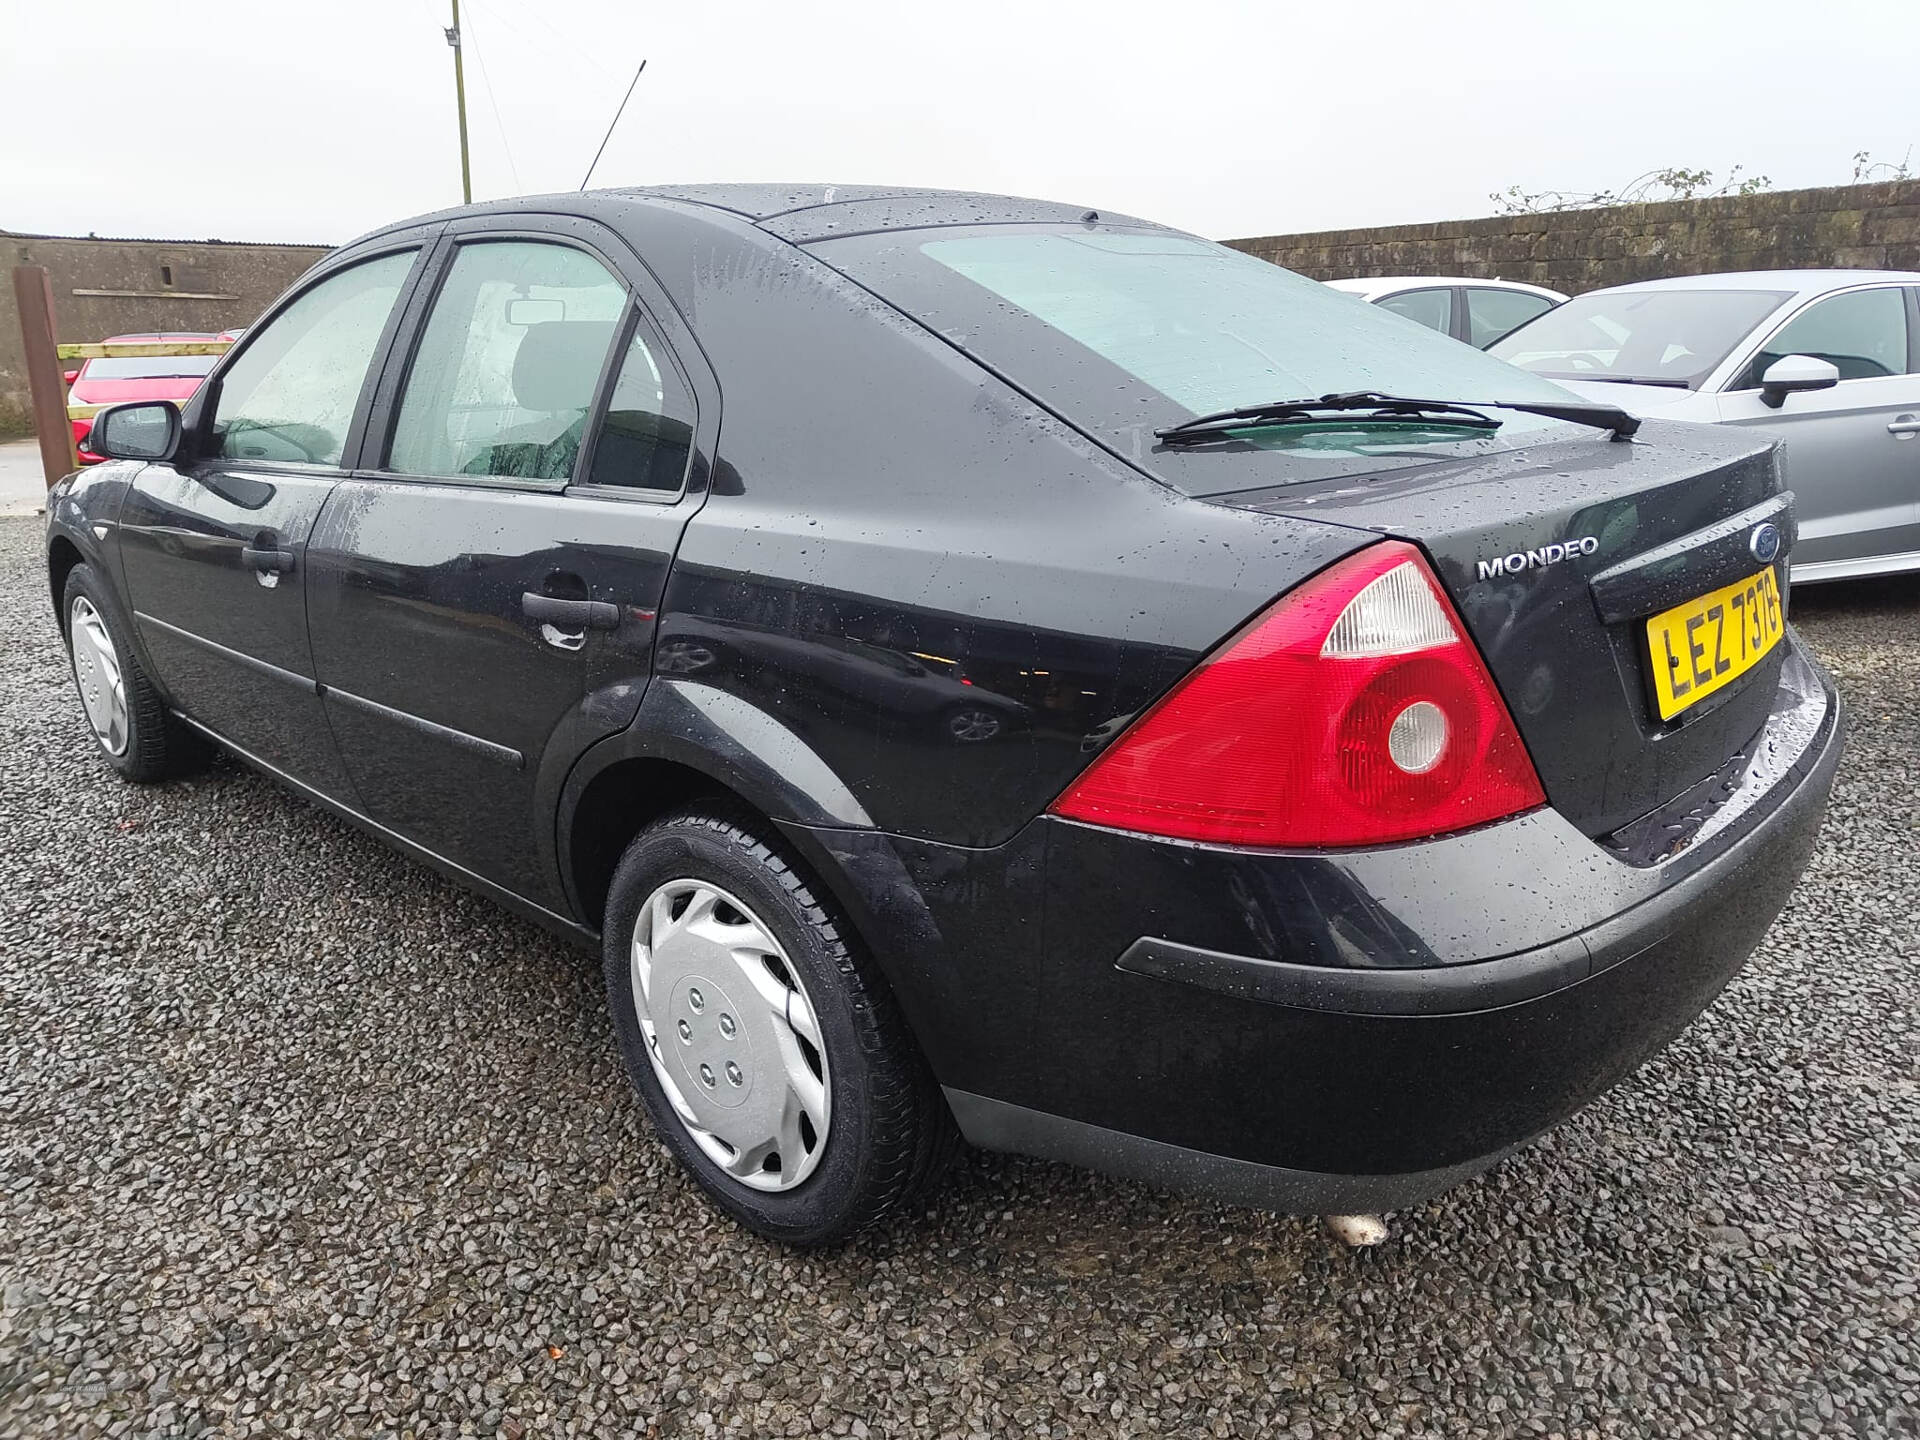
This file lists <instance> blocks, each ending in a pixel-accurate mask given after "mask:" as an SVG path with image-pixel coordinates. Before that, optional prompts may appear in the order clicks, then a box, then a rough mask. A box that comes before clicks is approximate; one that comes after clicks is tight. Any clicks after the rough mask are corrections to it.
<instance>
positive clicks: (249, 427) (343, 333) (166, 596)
mask: <svg viewBox="0 0 1920 1440" xmlns="http://www.w3.org/2000/svg"><path fill="white" fill-rule="evenodd" d="M418 257H419V250H418V247H414V248H410V249H401V250H395V251H393V252H390V253H388V254H385V255H381V256H378V257H376V258H373V259H369V260H365V261H362V262H360V263H358V264H354V265H350V266H348V267H347V268H344V269H340V270H337V271H335V272H333V273H332V274H329V275H327V276H326V277H325V278H323V279H321V280H320V281H318V282H317V283H316V284H314V285H312V286H311V287H309V288H308V289H306V290H304V291H303V292H301V293H300V294H299V295H298V296H296V297H295V298H294V299H293V300H292V301H290V302H289V303H288V304H286V305H285V306H283V307H282V308H281V309H280V310H279V311H278V312H277V313H276V314H274V315H273V316H272V318H270V319H269V320H268V321H267V322H266V323H265V324H263V325H261V326H259V327H257V328H256V329H254V330H253V331H252V332H251V333H250V334H249V335H248V336H247V339H246V341H245V344H244V348H241V349H240V350H239V351H238V352H237V353H236V354H234V355H233V356H232V357H231V358H230V359H229V360H227V361H226V362H225V363H223V364H222V366H221V367H220V368H219V370H218V371H217V372H216V374H215V377H214V379H213V380H212V381H210V382H209V386H208V389H207V392H206V395H205V397H204V398H203V399H202V400H201V401H200V402H199V407H198V408H197V409H196V410H195V411H193V412H191V414H192V418H193V420H194V422H195V423H194V425H193V427H192V436H191V438H190V440H189V442H188V444H187V446H186V448H185V450H184V452H183V457H182V459H181V461H180V462H179V463H178V464H177V465H149V466H148V467H147V468H146V469H145V470H144V471H142V472H141V473H140V475H139V476H138V477H137V478H136V480H135V481H134V483H133V485H132V486H131V487H130V490H129V493H128V495H127V500H126V504H125V505H124V507H123V508H122V510H121V517H120V524H121V536H120V552H121V558H122V565H123V567H124V570H125V575H126V585H127V593H128V595H129V596H130V597H131V599H132V602H133V609H134V618H135V624H136V625H137V626H138V629H139V637H140V641H141V644H142V646H143V647H144V648H145V650H146V652H147V654H148V656H149V658H150V659H151V660H152V662H153V666H154V670H155V673H156V674H157V676H158V678H159V680H160V682H161V684H162V686H163V687H164V688H165V690H166V691H167V693H168V695H169V697H170V698H171V699H172V701H173V703H174V705H175V706H176V707H178V708H179V709H181V710H182V711H184V712H185V713H186V714H187V715H189V716H191V717H192V718H193V719H194V720H196V721H198V722H199V723H200V724H202V725H205V726H206V727H207V728H208V729H210V730H212V731H214V732H215V733H216V734H218V735H219V736H220V737H221V738H222V739H224V740H226V741H227V742H229V743H230V744H232V745H234V746H236V747H238V748H239V749H242V750H244V751H246V752H247V753H248V754H249V755H251V756H252V757H253V758H255V759H257V760H260V761H263V762H265V763H266V764H268V765H270V766H272V767H273V768H275V769H277V770H279V771H281V772H282V773H283V774H286V775H288V776H291V777H292V778H294V779H296V780H299V781H302V782H303V783H305V784H308V785H311V786H313V787H314V788H316V789H318V790H320V791H322V792H323V793H325V794H328V795H330V796H333V797H336V798H339V799H342V800H349V801H350V797H351V790H350V788H349V787H348V785H347V780H346V775H345V772H344V770H343V769H342V767H341V765H340V761H339V758H338V755H337V753H336V751H335V748H334V745H333V741H332V738H331V736H330V734H329V732H328V730H327V724H326V718H325V716H324V714H323V713H322V711H321V705H320V699H319V696H318V687H317V683H316V679H315V675H314V668H313V652H312V650H311V648H310V647H309V645H308V642H307V611H306V547H307V541H308V537H309V535H310V533H311V532H312V530H313V524H314V520H315V518H316V517H317V516H318V515H319V513H320V510H321V507H322V506H323V505H324V504H325V502H326V499H327V496H328V494H329V493H330V492H331V491H332V490H333V488H334V486H335V485H336V484H338V483H339V481H340V478H341V476H342V474H343V473H344V472H343V471H342V469H341V468H340V467H341V463H342V458H343V456H344V455H345V454H346V453H347V448H348V442H349V439H350V437H351V434H352V431H353V428H354V426H355V424H356V417H357V416H358V415H359V414H360V413H361V410H362V397H363V392H369V391H370V389H371V387H370V386H369V385H368V384H367V380H368V376H369V373H370V367H371V363H372V361H373V358H374V356H375V354H376V353H377V352H378V350H379V346H380V342H381V337H382V335H383V334H384V333H385V332H386V330H387V329H388V327H389V326H390V324H391V323H392V321H393V318H394V316H395V315H396V314H397V312H398V310H399V303H398V302H399V300H400V297H401V295H402V293H403V292H404V290H405V289H406V287H407V285H408V282H409V277H410V275H411V273H412V271H413V269H414V266H415V264H416V262H417V260H418Z"/></svg>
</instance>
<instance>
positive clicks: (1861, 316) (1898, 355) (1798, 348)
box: [1742, 286, 1907, 388]
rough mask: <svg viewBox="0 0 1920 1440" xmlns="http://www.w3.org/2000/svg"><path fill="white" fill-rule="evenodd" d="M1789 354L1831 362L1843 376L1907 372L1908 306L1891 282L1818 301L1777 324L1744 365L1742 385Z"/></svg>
mask: <svg viewBox="0 0 1920 1440" xmlns="http://www.w3.org/2000/svg"><path fill="white" fill-rule="evenodd" d="M1788 355H1812V356H1813V357H1815V358H1816V359H1819V360H1831V361H1832V362H1833V363H1834V365H1836V366H1837V367H1839V370H1840V378H1841V379H1842V380H1867V379H1872V378H1874V377H1876V376H1882V375H1904V374H1905V373H1906V372H1907V306H1906V301H1905V299H1904V298H1903V297H1902V295H1901V293H1900V291H1899V290H1898V289H1897V288H1896V287H1893V286H1888V287H1886V288H1884V289H1879V290H1850V291H1848V292H1847V293H1846V294H1844V295H1834V296H1832V297H1830V298H1828V299H1825V300H1821V301H1818V302H1817V303H1815V304H1814V305H1813V306H1811V307H1810V308H1808V309H1806V310H1803V311H1801V312H1800V313H1799V314H1798V315H1796V316H1794V317H1793V319H1791V320H1789V321H1788V322H1787V323H1786V324H1785V325H1783V326H1781V327H1780V330H1779V332H1778V333H1777V334H1775V335H1774V336H1773V338H1772V339H1770V340H1768V341H1767V343H1766V345H1765V346H1764V347H1763V348H1762V349H1761V351H1760V353H1759V354H1758V355H1755V356H1754V357H1753V364H1752V366H1751V367H1750V368H1749V369H1748V371H1747V374H1746V378H1745V380H1744V382H1743V387H1742V388H1751V387H1753V386H1756V385H1758V384H1759V383H1760V377H1761V376H1763V375H1765V374H1766V373H1767V367H1768V366H1770V365H1772V364H1773V362H1774V361H1776V360H1779V359H1782V358H1784V357H1785V356H1788Z"/></svg>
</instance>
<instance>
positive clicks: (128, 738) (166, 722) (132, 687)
mask: <svg viewBox="0 0 1920 1440" xmlns="http://www.w3.org/2000/svg"><path fill="white" fill-rule="evenodd" d="M61 611H62V614H61V619H62V621H63V622H64V629H65V631H66V637H67V652H68V656H69V658H70V659H71V660H72V662H73V684H74V688H75V689H76V690H77V691H78V692H79V695H80V708H81V710H82V711H83V712H84V713H85V715H86V718H87V725H88V727H89V728H90V729H91V730H92V731H93V738H94V740H95V741H96V742H97V743H98V744H99V746H100V753H101V754H102V755H104V756H105V757H106V761H107V763H108V764H109V765H111V766H113V768H114V769H115V770H118V771H119V772H120V773H121V774H122V775H123V776H125V777H126V778H127V779H129V780H132V781H136V782H139V783H146V782H149V781H153V780H164V779H166V778H167V777H169V776H172V775H179V774H184V773H186V772H187V771H190V770H193V769H196V768H198V767H199V766H201V765H203V764H205V762H206V756H207V751H206V746H205V744H204V742H202V741H201V740H200V737H199V736H197V735H195V734H194V733H193V732H192V731H190V730H188V729H187V728H186V726H184V725H182V724H181V723H180V722H179V721H177V720H175V719H174V718H173V716H171V715H169V714H168V713H167V707H166V702H165V701H163V700H162V699H161V698H160V692H159V691H158V690H157V689H156V688H155V687H154V684H153V682H152V681H151V680H150V679H148V678H147V672H146V671H145V670H143V669H141V667H140V658H139V656H137V655H135V654H134V653H133V646H132V645H131V643H130V640H131V636H130V635H129V634H128V633H127V626H126V623H125V622H124V621H123V620H122V619H121V611H120V609H119V607H118V606H117V605H116V604H115V603H114V600H113V597H112V596H111V595H110V594H108V593H107V587H106V586H105V585H104V584H102V582H101V580H100V577H99V575H98V574H96V573H95V571H94V569H93V567H92V566H91V565H76V566H74V567H73V569H72V570H70V571H69V572H68V573H67V584H66V591H65V593H64V595H63V597H62V599H61Z"/></svg>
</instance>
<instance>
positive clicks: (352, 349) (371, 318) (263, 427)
mask: <svg viewBox="0 0 1920 1440" xmlns="http://www.w3.org/2000/svg"><path fill="white" fill-rule="evenodd" d="M414 253H415V252H413V251H411V250H407V251H403V252H401V253H399V254H394V255H383V256H381V257H380V258H379V259H378V260H369V261H367V262H366V263H365V264H361V265H355V266H353V267H352V268H350V269H347V270H342V271H341V272H339V273H338V274H336V275H330V276H328V277H327V278H326V279H325V280H322V281H321V282H320V283H319V284H318V285H316V286H314V287H313V288H312V289H311V290H309V291H307V292H306V293H305V294H304V295H302V296H300V298H299V299H297V300H295V301H294V302H293V303H292V304H291V305H289V306H288V307H287V308H286V309H285V310H282V311H281V312H280V313H279V314H278V315H276V316H275V317H274V318H273V319H272V320H271V321H269V322H268V323H267V326H266V328H265V329H263V330H260V331H259V332H258V333H256V334H254V335H252V336H250V337H249V343H248V345H247V348H246V349H245V350H243V351H242V352H241V353H240V354H239V355H237V356H235V357H234V361H233V364H232V365H231V366H229V367H228V368H227V371H226V373H225V374H224V375H223V376H221V379H220V395H219V398H218V400H217V401H216V404H215V408H214V416H213V432H212V433H213V438H214V447H215V448H214V453H215V454H217V455H220V456H223V457H225V458H227V459H230V460H273V461H288V462H292V463H294V464H301V465H338V464H339V463H340V456H341V453H342V451H344V450H345V448H346V443H347V430H348V428H349V427H350V426H351V425H352V424H353V412H354V408H355V407H356V406H357V405H358V404H359V401H360V389H361V386H362V385H363V384H364V383H365V381H366V378H367V366H368V364H369V363H370V362H371V361H372V359H373V352H374V347H376V346H377V345H378V344H379V343H380V333H381V331H383V330H384V329H385V328H386V324H387V317H388V316H389V315H391V314H392V313H393V303H394V301H395V300H397V299H398V298H399V296H400V287H401V286H402V285H404V284H405V283H406V279H407V272H408V271H409V270H410V269H412V268H413V259H414Z"/></svg>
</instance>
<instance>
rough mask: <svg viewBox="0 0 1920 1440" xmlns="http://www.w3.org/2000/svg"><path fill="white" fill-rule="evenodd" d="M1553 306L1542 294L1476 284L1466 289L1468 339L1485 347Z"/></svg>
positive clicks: (1470, 342) (1469, 341) (1471, 342)
mask: <svg viewBox="0 0 1920 1440" xmlns="http://www.w3.org/2000/svg"><path fill="white" fill-rule="evenodd" d="M1552 308H1553V301H1551V300H1549V299H1547V297H1546V296H1544V295H1529V294H1528V293H1527V292H1526V291H1524V290H1488V289H1485V288H1483V287H1479V286H1476V287H1474V288H1472V289H1469V290H1468V291H1467V341H1468V343H1469V344H1472V345H1477V346H1479V347H1480V348H1481V349H1483V350H1484V349H1485V348H1486V347H1487V346H1489V345H1491V344H1493V342H1494V341H1496V340H1498V339H1499V338H1500V337H1501V336H1502V335H1505V334H1507V333H1508V332H1509V331H1511V330H1514V329H1516V328H1518V327H1519V326H1521V325H1524V324H1526V323H1527V321H1529V320H1531V319H1533V317H1534V316H1536V315H1539V314H1543V313H1544V312H1546V311H1548V310H1551V309H1552Z"/></svg>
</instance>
